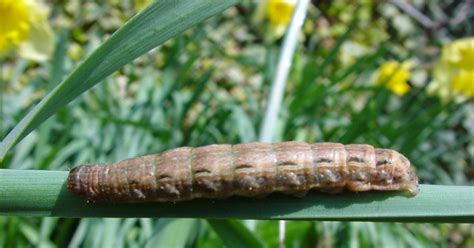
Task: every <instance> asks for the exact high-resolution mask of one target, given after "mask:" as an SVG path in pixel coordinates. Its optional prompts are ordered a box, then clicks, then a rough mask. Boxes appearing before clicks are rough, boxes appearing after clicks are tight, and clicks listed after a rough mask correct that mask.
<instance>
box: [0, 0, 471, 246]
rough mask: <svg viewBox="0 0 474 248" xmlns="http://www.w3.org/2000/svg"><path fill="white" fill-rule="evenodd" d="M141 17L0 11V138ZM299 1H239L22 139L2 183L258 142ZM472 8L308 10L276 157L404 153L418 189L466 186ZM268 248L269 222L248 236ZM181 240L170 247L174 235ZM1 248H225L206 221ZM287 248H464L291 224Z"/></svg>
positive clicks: (34, 6) (56, 5)
mask: <svg viewBox="0 0 474 248" xmlns="http://www.w3.org/2000/svg"><path fill="white" fill-rule="evenodd" d="M150 2H151V1H146V0H141V1H132V0H121V1H120V0H113V1H98V0H90V1H43V2H41V1H38V2H30V1H23V0H18V1H1V0H0V16H1V18H0V53H1V55H0V56H1V57H0V66H1V71H0V73H1V85H0V90H1V92H0V97H1V98H0V122H1V123H0V138H2V139H3V137H5V136H6V134H7V133H8V132H9V131H10V130H11V129H12V128H13V127H14V126H15V125H16V124H17V123H18V122H19V121H20V119H21V118H22V117H23V116H24V115H25V114H26V113H27V112H28V110H29V109H30V108H31V107H32V106H34V105H35V104H36V103H37V102H38V101H39V100H40V99H41V98H42V97H43V96H45V94H47V93H48V92H49V91H50V90H51V89H52V88H53V87H54V86H56V85H57V84H58V83H59V82H60V81H61V80H62V79H64V77H65V76H66V75H67V74H69V73H70V72H71V71H72V70H73V69H74V68H75V67H76V66H77V65H78V64H79V63H80V62H81V61H82V60H83V59H85V57H86V56H87V55H88V54H90V53H91V52H92V51H93V50H94V49H95V48H97V47H98V46H99V45H100V44H101V43H102V42H103V41H105V40H106V39H107V38H108V37H109V36H110V35H111V34H112V33H113V32H114V31H115V30H117V29H118V28H119V27H121V26H122V25H123V24H124V23H125V22H126V21H127V20H128V19H129V18H130V17H132V16H134V15H135V14H136V13H137V12H139V11H140V10H141V9H142V8H144V7H146V5H147V4H149V3H150ZM295 3H296V1H294V0H266V1H243V2H242V3H241V4H239V5H238V6H236V7H232V8H230V9H228V10H226V11H225V12H223V13H222V14H220V15H217V16H215V17H213V18H211V19H209V20H207V21H206V22H204V23H202V24H199V25H198V26H196V27H194V28H192V29H190V30H187V31H186V32H184V33H183V34H182V35H180V36H178V37H177V38H175V39H172V40H169V41H167V42H166V43H165V44H164V45H162V46H160V47H158V48H156V49H154V50H152V51H151V52H149V53H147V54H145V55H143V56H141V57H140V58H138V59H136V60H135V61H134V62H133V63H131V64H128V65H126V66H124V67H123V68H122V69H120V70H119V71H117V72H115V73H114V74H113V75H112V76H109V77H108V78H107V79H106V80H105V82H103V83H101V84H98V85H97V86H96V87H94V88H93V89H92V90H90V91H88V92H86V93H85V94H83V95H82V96H81V97H79V98H77V99H76V100H74V101H73V102H72V103H70V104H69V105H68V106H67V107H65V108H62V109H61V110H60V111H59V112H58V113H57V114H56V115H54V116H53V117H52V118H50V119H49V120H48V121H46V122H45V123H44V124H43V125H41V126H40V127H39V128H38V129H36V130H35V131H34V132H32V133H31V134H30V135H29V136H27V137H26V138H25V139H24V140H23V141H22V142H21V143H19V144H18V145H16V147H15V148H14V149H13V150H12V152H10V153H9V154H8V155H7V157H6V159H5V160H4V161H3V162H2V163H0V168H11V169H41V170H68V169H70V168H72V167H73V166H75V165H78V164H83V163H90V162H113V161H118V160H122V159H126V158H131V157H135V156H139V155H144V154H151V153H158V152H162V151H164V150H166V149H171V148H175V147H179V146H201V145H206V144H214V143H245V142H251V141H256V140H257V139H258V137H259V132H260V126H261V124H262V119H263V116H264V113H265V110H266V106H267V100H268V95H269V92H270V87H271V84H272V81H273V79H274V75H275V70H276V64H277V60H278V55H279V53H280V49H281V45H282V40H283V37H284V35H285V33H286V29H287V25H288V23H289V21H290V19H291V12H292V10H293V8H294V6H295ZM473 96H474V3H473V1H470V0H465V1H454V0H448V1H440V0H434V1H428V0H412V1H401V0H400V1H395V0H394V1H373V0H363V1H345V0H333V1H318V0H313V1H311V3H310V6H309V9H308V15H307V17H306V20H305V22H304V25H303V31H302V33H301V34H300V35H299V37H298V46H297V50H296V52H295V56H294V59H293V64H292V67H291V71H290V75H289V78H288V82H287V86H286V89H285V95H284V99H283V103H282V106H281V113H280V115H279V119H278V123H277V125H276V126H277V128H276V130H275V136H274V140H275V141H286V140H302V141H306V142H311V143H312V142H322V141H333V142H341V143H368V144H372V145H374V146H378V147H389V148H393V149H396V150H399V151H401V152H402V153H403V154H405V155H406V156H407V157H408V158H409V159H410V160H411V161H412V163H413V164H414V166H415V168H416V170H417V173H418V175H419V176H420V181H421V183H426V184H456V185H473V182H474V101H473ZM242 222H243V223H244V224H245V225H246V226H247V227H248V228H249V229H250V230H252V231H253V232H254V233H256V235H257V236H258V237H259V238H260V239H261V240H262V241H263V243H264V244H266V245H268V246H269V247H277V246H278V222H277V221H247V220H243V221H242ZM177 226H178V227H185V228H183V229H182V230H181V232H179V233H173V232H171V231H170V230H174V229H173V228H176V227H177ZM0 230H2V231H1V232H0V247H13V246H40V247H64V246H70V247H78V246H84V247H90V246H98V247H121V246H127V247H141V246H151V247H156V246H159V245H160V244H161V245H162V246H163V245H164V244H166V243H163V242H164V240H166V237H167V236H169V235H170V233H171V234H172V235H175V236H174V237H176V238H180V239H181V240H182V241H183V242H181V244H182V245H183V246H189V247H221V246H223V245H224V243H223V241H222V239H221V238H220V237H219V236H218V234H217V233H216V232H215V231H214V230H213V229H212V228H211V227H210V226H209V224H208V223H207V222H206V221H205V220H194V219H147V218H144V219H63V218H28V217H3V216H0ZM285 236H286V239H285V244H286V246H287V247H333V246H337V247H428V246H429V247H472V246H474V228H473V225H469V224H398V223H363V222H350V223H349V222H347V223H345V222H321V221H288V222H287V224H286V231H285Z"/></svg>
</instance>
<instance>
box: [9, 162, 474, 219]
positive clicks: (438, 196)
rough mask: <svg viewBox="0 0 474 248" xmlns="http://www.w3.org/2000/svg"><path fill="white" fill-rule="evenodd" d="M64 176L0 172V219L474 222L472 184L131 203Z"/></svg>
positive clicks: (26, 171)
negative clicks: (99, 196) (84, 190)
mask: <svg viewBox="0 0 474 248" xmlns="http://www.w3.org/2000/svg"><path fill="white" fill-rule="evenodd" d="M67 175H68V173H67V172H65V171H39V170H8V169H2V170H0V215H10V216H13V215H17V216H59V217H186V218H218V219H219V218H238V219H287V220H290V219H293V220H294V219H314V220H316V219H317V220H340V221H353V220H358V221H396V222H471V223H472V222H474V187H473V186H442V185H421V186H420V193H419V194H418V195H417V196H415V197H407V196H403V195H401V194H400V193H395V192H364V193H353V192H347V193H343V194H335V195H331V194H323V193H318V192H311V193H309V194H308V195H307V196H306V197H304V198H296V197H292V196H285V195H282V194H273V195H271V196H269V197H266V198H260V199H253V198H241V197H233V198H230V199H226V200H206V199H198V200H193V201H188V202H178V203H139V204H137V203H134V204H132V203H110V202H87V201H86V200H84V199H82V198H79V197H77V196H75V195H73V194H71V193H69V192H68V190H67V188H66V185H65V182H66V179H67Z"/></svg>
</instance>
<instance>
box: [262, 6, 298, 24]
mask: <svg viewBox="0 0 474 248" xmlns="http://www.w3.org/2000/svg"><path fill="white" fill-rule="evenodd" d="M295 4H296V0H268V2H267V14H268V19H269V20H270V22H271V23H272V24H273V25H285V26H286V25H288V23H289V22H290V20H291V16H292V14H293V8H294V7H295Z"/></svg>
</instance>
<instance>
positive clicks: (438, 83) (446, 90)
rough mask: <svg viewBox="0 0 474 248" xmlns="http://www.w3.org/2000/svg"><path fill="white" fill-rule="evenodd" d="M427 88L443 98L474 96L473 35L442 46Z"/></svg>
mask: <svg viewBox="0 0 474 248" xmlns="http://www.w3.org/2000/svg"><path fill="white" fill-rule="evenodd" d="M428 90H429V92H431V93H436V94H438V95H440V96H441V97H442V98H443V99H450V98H452V97H461V98H467V97H473V96H474V37H470V38H463V39H459V40H456V41H453V42H451V43H448V44H446V45H444V46H443V50H442V53H441V58H440V60H439V62H438V64H437V65H436V67H435V69H434V72H433V81H432V82H431V83H430V86H429V88H428Z"/></svg>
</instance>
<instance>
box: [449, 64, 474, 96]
mask: <svg viewBox="0 0 474 248" xmlns="http://www.w3.org/2000/svg"><path fill="white" fill-rule="evenodd" d="M452 87H453V90H454V91H455V92H458V93H461V94H463V95H465V96H467V97H472V96H474V70H469V71H468V70H463V71H461V72H460V73H459V74H458V75H456V76H454V77H453V83H452Z"/></svg>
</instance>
